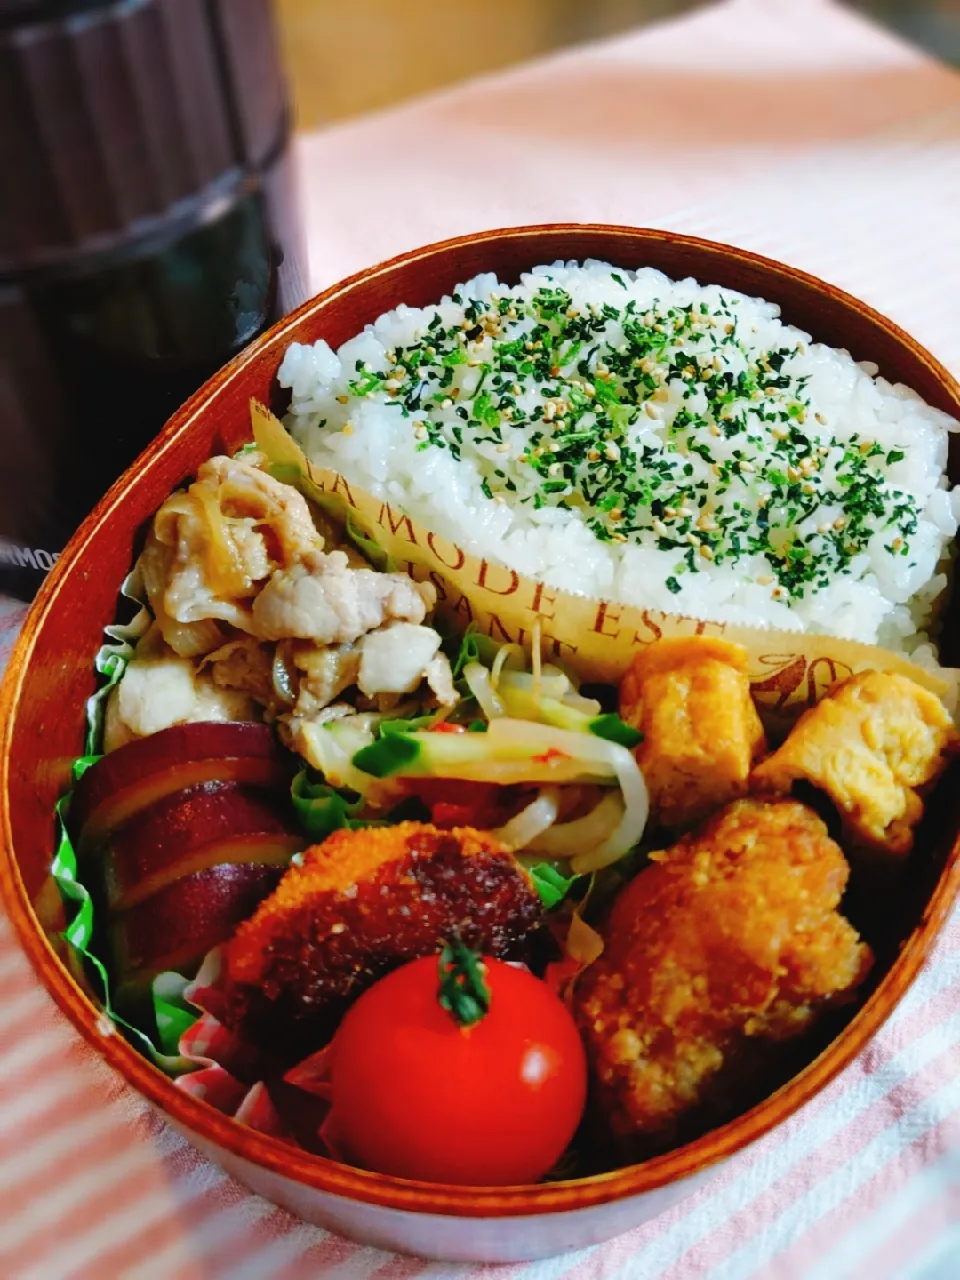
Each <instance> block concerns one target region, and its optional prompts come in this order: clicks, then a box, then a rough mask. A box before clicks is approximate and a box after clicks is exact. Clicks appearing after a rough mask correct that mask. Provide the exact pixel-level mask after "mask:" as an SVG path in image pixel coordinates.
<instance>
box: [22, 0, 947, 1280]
mask: <svg viewBox="0 0 960 1280" xmlns="http://www.w3.org/2000/svg"><path fill="white" fill-rule="evenodd" d="M300 156H301V160H302V168H303V176H304V190H305V200H306V220H307V228H308V233H309V240H310V249H311V255H312V268H313V278H314V283H315V284H316V286H317V287H318V288H319V287H322V286H323V285H325V284H327V283H329V282H330V281H332V280H334V279H336V278H338V277H340V276H343V275H345V274H347V273H348V272H349V271H352V270H354V269H355V268H358V267H360V266H362V265H364V264H366V263H368V262H371V261H373V260H375V259H377V258H382V257H386V256H388V255H390V254H393V253H395V252H399V251H400V250H402V249H405V248H408V247H411V246H413V245H416V244H420V243H424V242H426V241H428V240H431V239H436V238H439V237H442V236H447V235H454V234H458V233H461V232H464V231H469V230H471V229H479V228H483V227H489V226H494V225H509V224H519V223H524V222H536V221H565V220H591V221H606V222H623V223H634V224H648V225H655V226H661V227H671V228H675V229H679V230H683V231H690V232H695V233H698V234H701V235H706V236H710V237H713V238H715V239H721V240H728V241H733V242H735V243H737V244H740V245H743V246H745V247H747V248H751V249H756V250H759V251H761V252H764V253H768V254H771V255H773V256H776V257H780V258H783V259H785V260H787V261H790V262H791V263H794V264H796V265H798V266H801V267H804V268H807V269H808V270H811V271H814V272H816V273H818V274H820V275H822V276H825V277H827V278H828V279H830V280H833V281H835V282H836V283H838V284H840V285H842V286H844V287H846V288H848V289H850V290H852V291H853V292H854V293H857V294H859V295H860V296H862V297H864V298H865V299H867V300H868V301H870V302H872V303H874V304H875V305H877V306H878V307H879V308H880V309H881V310H884V311H886V312H887V313H888V314H890V315H891V316H893V317H894V318H895V319H897V320H898V321H899V322H900V323H901V324H903V325H904V326H905V327H906V328H907V329H909V330H911V331H912V332H913V333H914V334H916V336H917V337H918V338H919V339H920V340H921V341H923V342H925V343H926V344H927V345H928V346H929V347H930V348H931V349H932V350H933V351H934V352H936V353H937V354H938V355H939V356H940V357H941V358H942V359H943V360H944V361H946V363H947V364H948V365H950V366H951V367H952V368H953V369H954V370H956V371H957V372H960V325H958V324H957V319H956V317H957V302H956V289H957V283H958V271H957V268H958V265H960V214H958V209H960V77H957V76H956V75H955V74H954V73H952V72H950V71H948V70H946V69H945V68H943V67H941V66H939V65H937V64H936V63H934V62H932V61H930V60H929V59H926V58H924V57H922V56H921V55H920V54H919V53H917V52H916V51H914V50H912V49H909V48H907V47H906V46H905V45H903V44H901V43H900V42H898V41H897V40H894V39H893V38H891V37H890V36H887V35H884V34H883V33H881V32H880V31H879V30H877V29H875V28H873V27H871V26H869V25H867V24H866V23H864V22H862V21H861V20H859V19H858V18H855V17H854V16H852V15H851V14H850V13H848V12H845V11H844V10H842V9H840V8H838V7H836V6H834V5H833V4H831V3H828V0H727V2H726V3H720V4H716V5H713V6H711V7H709V8H707V9H705V10H703V11H701V12H699V13H697V14H695V15H694V16H692V17H690V18H688V19H685V20H683V21H679V22H675V23H671V24H665V25H663V26H661V27H657V28H653V29H648V30H645V31H642V32H639V33H637V34H635V35H630V36H628V37H626V38H623V39H618V40H613V41H610V42H606V43H603V44H599V45H595V46H592V47H589V48H583V49H578V50H575V51H573V52H571V53H567V54H564V55H562V56H560V57H557V58H552V59H550V60H547V61H544V62H542V63H539V64H536V65H534V66H530V67H527V68H522V69H519V70H517V71H515V72H511V73H509V74H507V75H503V76H498V77H494V78H490V79H486V80H483V81H479V82H477V83H476V84H473V85H470V86H467V87H465V88H463V89H460V90H458V91H456V92H453V93H449V94H445V95H441V96H437V97H434V98H431V99H425V100H423V101H421V102H417V103H414V104H412V105H410V106H408V107H405V108H403V109H401V110H398V111H393V112H390V113H387V114H384V115H380V116H377V117H374V118H370V119H365V120H361V121H359V122H356V123H351V124H347V125H345V126H342V127H338V128H336V129H332V130H329V131H327V132H321V133H317V134H315V135H313V136H310V137H305V138H303V139H302V140H301V144H300ZM361 160H362V163H361V162H360V161H361ZM21 617H22V611H21V610H20V609H19V608H18V607H17V606H15V605H13V604H11V603H9V602H0V661H2V660H3V656H4V653H3V651H4V647H5V646H6V645H8V644H9V640H10V639H11V637H12V633H13V631H14V630H15V628H16V626H17V625H18V624H19V621H20V619H21ZM0 990H2V992H3V997H2V1001H0V1206H2V1208H0V1277H3V1278H4V1280H7V1278H11V1280H59V1278H60V1277H91V1278H93V1277H96V1278H97V1280H112V1277H117V1276H135V1277H136V1278H137V1280H150V1278H151V1277H154V1276H156V1277H158V1280H159V1278H160V1277H162V1278H163V1280H169V1278H170V1277H176V1278H177V1280H194V1278H196V1280H200V1278H205V1277H224V1278H227V1277H229V1280H274V1278H275V1277H316V1276H324V1277H336V1280H370V1278H372V1277H377V1278H378V1280H414V1278H416V1280H421V1278H423V1280H426V1278H427V1277H430V1278H431V1280H441V1278H449V1280H468V1278H469V1280H480V1278H481V1277H485V1276H487V1275H489V1274H492V1273H494V1272H495V1273H496V1274H497V1277H498V1280H500V1277H504V1278H506V1277H510V1280H607V1278H609V1280H613V1278H614V1277H616V1278H617V1280H645V1278H647V1277H651V1278H652V1277H669V1278H670V1280H694V1278H696V1280H701V1278H702V1277H711V1278H712V1280H713V1278H715V1280H745V1278H746V1277H784V1278H788V1280H792V1278H794V1277H796V1278H797V1280H799V1278H801V1277H816V1278H817V1280H834V1278H836V1280H840V1278H841V1277H865V1276H869V1277H871V1280H873V1278H874V1277H878V1278H879V1277H890V1278H891V1280H892V1278H894V1277H896V1278H897V1280H899V1278H900V1277H917V1278H918V1280H920V1278H921V1277H922V1278H924V1280H933V1278H938V1280H939V1277H944V1280H946V1278H947V1277H954V1276H957V1275H960V918H958V917H955V918H954V920H953V922H952V924H951V926H950V927H949V929H948V930H947V932H946V934H945V936H944V937H943V939H942V941H941V943H940V945H939V946H938V948H937V950H936V953H935V955H934V956H933V958H932V960H931V962H930V964H929V966H928V967H927V969H926V971H925V972H924V974H923V975H922V977H921V979H920V981H919V982H918V983H917V984H916V986H915V987H914V989H913V990H912V991H911V993H910V994H909V995H908V997H907V998H906V1000H905V1001H904V1003H903V1004H902V1006H901V1007H900V1008H899V1009H898V1011H897V1012H896V1014H895V1015H894V1017H893V1018H892V1019H891V1021H890V1023H889V1024H888V1025H887V1027H886V1028H885V1029H884V1030H883V1032H882V1033H881V1035H880V1036H879V1037H878V1038H877V1040H876V1042H875V1043H874V1044H873V1045H872V1046H871V1047H870V1048H869V1050H868V1051H867V1052H866V1053H864V1055H863V1056H862V1058H861V1059H860V1060H859V1061H858V1062H856V1063H855V1064H854V1065H853V1066H852V1067H851V1068H850V1069H849V1070H848V1071H847V1072H846V1073H845V1074H844V1075H843V1076H842V1077H841V1078H840V1079H838V1080H836V1081H835V1082H834V1083H833V1084H832V1085H831V1086H830V1087H829V1088H828V1089H827V1090H826V1091H825V1092H824V1093H823V1094H822V1095H821V1096H820V1097H818V1098H817V1100H816V1101H815V1102H814V1103H813V1104H812V1105H811V1106H809V1107H808V1108H807V1109H806V1110H804V1111H803V1112H802V1113H801V1114H800V1115H798V1116H796V1117H794V1118H793V1119H792V1120H791V1121H790V1122H788V1123H787V1124H786V1125H785V1126H784V1127H783V1128H782V1129H780V1130H778V1131H777V1132H776V1133H775V1134H772V1135H770V1136H769V1137H767V1138H766V1139H764V1140H763V1141H761V1142H759V1143H758V1144H757V1145H756V1146H754V1147H753V1148H751V1149H750V1150H749V1151H748V1152H746V1153H744V1154H743V1155H742V1156H740V1157H739V1158H737V1159H736V1160H734V1161H732V1162H731V1163H730V1164H729V1165H727V1166H726V1167H724V1168H723V1169H722V1170H721V1172H720V1173H719V1174H718V1176H717V1177H716V1178H715V1179H714V1181H712V1182H710V1183H709V1184H708V1185H707V1186H705V1187H703V1188H702V1189H701V1190H699V1191H698V1192H696V1193H695V1194H693V1195H692V1196H691V1197H690V1198H689V1199H688V1200H686V1201H685V1202H684V1203H682V1204H681V1205H679V1206H677V1207H676V1208H674V1209H672V1210H670V1211H669V1212H667V1213H665V1214H663V1215H662V1216H661V1217H659V1218H657V1219H656V1220H655V1221H654V1222H651V1223H648V1224H647V1225H645V1226H643V1227H641V1228H639V1229H637V1230H635V1231H633V1232H631V1233H629V1234H628V1235H625V1236H623V1237H621V1238H619V1239H617V1240H615V1241H612V1242H611V1243H609V1244H606V1245H601V1246H597V1247H595V1248H592V1249H589V1250H586V1251H584V1252H582V1253H579V1254H574V1255H569V1256H566V1257H562V1258H557V1259H553V1260H550V1261H547V1262H542V1263H536V1264H531V1265H525V1266H515V1267H502V1268H496V1267H487V1268H476V1267H469V1266H455V1265H444V1264H439V1263H430V1264H428V1263H423V1262H419V1261H416V1260H413V1259H409V1258H400V1257H394V1256H391V1255H388V1254H384V1253H382V1252H379V1251H377V1250H375V1249H369V1248H364V1247H363V1246H360V1245H355V1244H352V1243H349V1242H347V1241H344V1240H341V1239H339V1238H338V1237H335V1236H333V1235H330V1234H328V1233H325V1232H324V1231H321V1230H319V1229H316V1228H313V1227H308V1226H304V1225H303V1224H301V1223H298V1222H297V1221H296V1220H294V1219H293V1218H291V1217H290V1216H289V1215H288V1214H286V1213H284V1212H282V1211H280V1210H277V1209H274V1208H273V1207H272V1206H271V1205H269V1204H267V1203H266V1202H265V1201H263V1200H260V1199H258V1198H257V1197H254V1196H251V1195H249V1194H248V1193H247V1192H245V1191H244V1190H243V1189H242V1188H241V1187H240V1186H239V1185H237V1184H236V1183H235V1182H233V1181H232V1180H231V1179H229V1178H227V1177H226V1176H224V1175H223V1174H222V1173H220V1172H219V1170H217V1169H216V1168H215V1167H214V1166H212V1165H210V1164H209V1163H208V1162H207V1161H205V1160H204V1159H202V1158H201V1157H200V1156H199V1155H197V1154H196V1153H195V1152H194V1151H193V1150H192V1148H190V1147H189V1146H188V1145H187V1144H186V1143H185V1142H184V1141H183V1140H182V1139H181V1138H180V1137H178V1136H177V1135H176V1134H174V1133H173V1132H172V1130H170V1129H169V1128H168V1127H167V1126H166V1125H165V1124H164V1123H163V1122H162V1121H160V1120H158V1119H157V1118H156V1117H155V1116H153V1115H152V1114H151V1113H150V1111H149V1110H148V1109H147V1107H146V1106H145V1104H144V1103H143V1102H141V1101H140V1100H139V1099H138V1098H137V1097H136V1096H135V1095H134V1094H133V1093H132V1092H131V1091H130V1090H129V1089H127V1088H126V1087H125V1086H124V1085H123V1084H122V1083H121V1081H119V1080H118V1079H117V1078H115V1077H114V1076H113V1075H112V1074H111V1073H110V1072H109V1071H108V1070H107V1069H106V1068H105V1067H104V1066H103V1065H102V1064H101V1063H100V1061H99V1060H98V1059H97V1057H96V1056H95V1055H94V1054H93V1053H92V1052H91V1051H89V1050H87V1049H86V1048H85V1047H84V1046H83V1045H82V1044H81V1043H80V1041H79V1040H78V1038H77V1037H76V1036H75V1035H74V1034H73V1032H72V1031H71V1029H70V1028H69V1026H68V1025H67V1024H66V1023H65V1022H64V1020H63V1019H62V1018H61V1017H60V1016H59V1014H58V1013H57V1012H56V1011H55V1009H54V1008H53V1006H52V1004H51V1002H50V1000H49V999H48V997H47V996H46V994H45V993H44V992H43V991H42V990H41V989H40V987H39V986H38V984H37V982H36V981H35V979H34V978H33V976H32V974H31V971H30V969H29V967H28V965H27V962H26V960H25V959H24V958H23V956H22V955H21V954H20V952H19V950H18V948H17V945H16V942H15V940H14V939H13V937H12V934H11V930H10V927H9V925H8V924H7V923H6V922H5V921H2V920H0Z"/></svg>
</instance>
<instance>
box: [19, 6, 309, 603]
mask: <svg viewBox="0 0 960 1280" xmlns="http://www.w3.org/2000/svg"><path fill="white" fill-rule="evenodd" d="M289 138H290V113H289V106H288V99H287V94H286V90H285V84H284V79H283V75H282V70H281V65H280V59H279V55H278V49H277V42H276V34H275V30H274V25H273V15H272V13H271V7H270V0H113V2H112V3H104V2H103V0H100V2H99V3H97V2H96V0H93V2H91V0H85V2H76V0H75V2H73V3H70V2H69V0H0V592H6V593H8V594H15V595H18V596H20V597H21V598H23V599H29V598H30V596H32V594H33V593H34V592H35V591H36V589H37V588H38V586H39V584H40V583H41V582H42V580H43V578H44V576H45V574H46V573H47V572H48V571H49V569H50V568H51V567H52V565H53V563H54V561H55V560H56V558H57V556H58V554H59V552H60V550H61V549H62V547H63V545H64V543H65V542H66V540H67V539H68V538H69V536H70V534H71V533H72V532H73V531H74V530H75V528H76V527H77V525H78V524H79V523H80V521H81V520H82V519H83V517H84V516H85V515H86V514H87V513H88V512H89V511H90V509H91V508H92V507H93V506H94V505H95V503H96V502H97V500H98V499H99V498H100V497H101V496H102V495H103V493H104V492H105V491H106V489H107V488H108V487H109V486H110V484H111V483H112V482H113V480H115V479H116V478H117V476H118V475H119V474H120V473H121V471H122V470H124V468H126V467H127V466H128V465H129V464H130V463H131V462H132V461H133V460H134V459H135V458H136V456H137V455H138V454H139V453H140V451H141V450H142V449H143V448H144V446H145V445H146V444H147V443H148V442H149V441H150V439H151V438H152V437H153V436H154V435H155V434H156V432H157V431H158V430H159V428H160V427H161V426H162V425H163V423H164V422H165V421H166V419H167V418H168V417H169V416H170V414H171V413H172V412H173V410H174V409H176V408H177V406H178V405H179V404H181V403H182V402H183V400H184V399H186V398H187V396H189V395H190V394H191V393H192V392H193V391H194V390H195V389H196V388H197V387H198V386H199V385H200V384H201V383H202V382H203V381H204V380H205V379H206V378H207V377H208V376H209V375H210V374H211V373H212V372H214V371H215V370H216V369H217V368H218V367H219V366H220V365H222V364H223V363H224V362H225V361H226V360H228V359H229V358H230V357H231V356H232V355H234V354H235V353H236V352H237V351H239V350H240V349H241V348H242V347H243V346H245V345H246V344H247V343H248V342H249V341H250V340H251V339H252V338H254V337H255V336H256V335H257V334H258V333H260V332H262V330H263V329H264V328H266V327H267V326H269V325H270V324H271V323H272V322H273V321H274V320H275V319H277V318H279V316H280V315H282V314H284V313H285V312H286V311H288V310H290V308H291V307H293V306H295V305H296V304H297V303H298V302H300V301H301V300H302V298H303V296H304V282H303V273H302V256H301V252H300V248H299V242H298V232H297V226H296V216H295V206H294V202H293V198H292V191H291V175H290V171H289V170H290V162H289V155H288V143H289Z"/></svg>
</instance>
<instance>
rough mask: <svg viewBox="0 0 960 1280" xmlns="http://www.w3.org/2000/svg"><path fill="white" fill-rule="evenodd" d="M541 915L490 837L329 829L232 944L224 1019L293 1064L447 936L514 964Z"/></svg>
mask: <svg viewBox="0 0 960 1280" xmlns="http://www.w3.org/2000/svg"><path fill="white" fill-rule="evenodd" d="M540 914H541V911H540V900H539V898H538V896H537V894H536V891H535V890H534V889H533V887H532V886H531V884H530V881H529V879H528V877H527V875H526V873H525V872H524V871H523V869H522V868H521V867H520V865H519V863H518V862H516V860H515V859H514V858H513V856H512V855H511V854H510V853H508V852H507V851H506V850H505V849H504V848H503V846H502V845H500V844H498V843H497V841H496V840H495V839H494V838H493V837H492V836H491V835H489V834H487V833H486V832H482V831H475V830H473V829H472V828H470V827H458V828H455V829H453V830H452V831H441V830H439V829H438V828H437V827H434V826H430V825H429V824H427V823H419V822H402V823H399V824H398V825H397V826H393V827H370V828H367V829H363V830H356V831H350V830H342V831H336V832H334V834H333V835H331V836H329V837H328V838H327V839H326V840H325V841H324V842H323V844H320V845H315V846H313V848H310V849H308V850H307V851H306V853H305V854H304V855H303V863H302V865H301V866H293V867H291V868H290V870H289V871H288V872H287V873H286V875H285V876H284V878H283V880H282V881H281V882H280V884H279V885H278V887H277V889H276V891H275V892H274V893H273V894H272V895H271V897H269V898H267V899H266V901H265V902H263V903H262V904H261V906H260V907H259V909H258V910H257V913H256V914H255V915H254V916H253V918H252V919H251V920H249V921H247V922H246V923H245V924H243V925H241V927H240V928H239V930H238V931H237V934H236V936H235V937H234V938H233V940H232V941H231V942H230V943H229V945H228V947H227V949H226V956H225V974H226V990H227V999H228V1006H229V1008H228V1013H227V1021H228V1023H229V1024H230V1025H232V1026H233V1027H234V1028H235V1029H239V1030H242V1031H244V1032H248V1033H251V1034H254V1035H256V1036H257V1038H258V1039H259V1040H260V1041H261V1043H265V1044H270V1045H271V1046H272V1047H279V1049H280V1053H281V1056H284V1057H287V1058H290V1059H291V1060H296V1058H297V1056H298V1055H299V1056H303V1055H305V1054H306V1053H309V1052H312V1051H313V1050H315V1049H317V1048H319V1047H320V1046H321V1045H322V1044H324V1043H325V1042H326V1040H327V1039H329V1037H330V1036H331V1035H332V1033H333V1031H334V1030H335V1028H336V1025H337V1023H338V1022H339V1020H340V1018H341V1017H342V1016H343V1014H344V1012H345V1011H346V1009H347V1007H348V1006H349V1004H350V1003H351V1002H352V1001H353V1000H355V999H356V998H357V996H359V995H360V994H361V993H362V992H363V991H365V990H366V989H367V988H368V987H370V986H372V985H373V983H374V982H375V981H376V980H377V979H378V978H380V977H382V976H383V975H384V974H385V973H387V972H389V971H390V970H391V969H395V968H397V966H398V965H401V964H403V963H405V962H406V961H408V960H413V959H416V958H417V957H419V956H424V955H430V954H432V953H433V952H435V951H436V952H439V950H440V948H441V945H442V943H443V941H444V939H445V938H447V937H448V936H449V935H450V934H451V932H453V931H454V930H456V931H457V932H458V933H459V935H460V937H461V938H462V939H463V940H464V941H465V942H467V943H469V944H470V945H471V946H475V947H477V948H479V949H482V950H483V951H484V952H486V953H487V954H490V955H494V956H504V955H510V954H514V953H516V952H518V951H522V948H523V943H524V940H525V939H526V937H527V935H528V934H529V933H530V932H531V930H533V929H534V927H535V926H536V925H537V924H538V922H539V919H540Z"/></svg>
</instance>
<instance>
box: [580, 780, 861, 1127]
mask: <svg viewBox="0 0 960 1280" xmlns="http://www.w3.org/2000/svg"><path fill="white" fill-rule="evenodd" d="M651 858H652V860H653V865H652V866H651V867H649V868H648V869H647V870H645V871H641V872H640V874H639V875H638V876H637V877H636V879H634V880H633V881H632V882H631V883H630V884H629V885H628V886H627V888H626V889H624V891H623V892H622V893H621V895H620V897H619V898H618V899H617V901H616V903H615V904H614V907H613V911H612V912H611V915H610V919H609V922H608V924H607V927H606V928H605V930H604V938H605V944H606V945H605V949H604V952H603V954H602V956H601V957H600V959H599V960H597V961H595V962H594V963H593V964H592V965H590V966H589V968H588V969H587V970H586V971H585V973H584V976H583V978H582V979H581V981H580V984H579V986H578V987H577V988H576V991H575V997H574V999H575V1013H576V1017H577V1020H578V1023H579V1025H580V1028H581V1031H582V1033H583V1036H584V1041H585V1044H586V1046H587V1051H588V1056H589V1058H590V1062H591V1067H592V1073H593V1079H594V1082H595V1086H596V1101H597V1104H598V1107H599V1109H600V1111H601V1112H602V1114H603V1116H604V1120H605V1123H606V1124H607V1125H608V1126H609V1128H610V1130H611V1131H612V1132H613V1134H614V1135H616V1136H617V1137H618V1138H619V1139H635V1138H637V1137H644V1138H646V1139H653V1140H657V1139H659V1140H660V1142H661V1143H662V1141H663V1139H664V1138H667V1139H669V1138H670V1137H671V1136H674V1137H675V1135H676V1132H677V1126H678V1125H680V1124H682V1122H684V1121H687V1122H688V1123H689V1120H690V1117H691V1115H693V1116H694V1117H695V1115H696V1110H695V1109H696V1108H697V1107H698V1106H700V1105H701V1104H702V1103H704V1102H705V1101H710V1099H711V1091H713V1090H715V1089H716V1087H717V1086H718V1085H719V1084H721V1082H724V1083H725V1082H726V1081H727V1080H729V1078H730V1076H731V1075H734V1076H736V1075H738V1074H739V1071H740V1068H741V1066H742V1065H744V1064H747V1066H749V1063H750V1060H751V1059H754V1060H757V1059H758V1057H762V1056H763V1055H762V1052H761V1044H760V1043H759V1042H763V1041H766V1042H771V1041H774V1042H775V1041H781V1040H786V1039H788V1038H790V1037H793V1036H797V1035H800V1034H801V1033H802V1032H804V1031H805V1030H806V1029H807V1028H808V1027H810V1026H811V1024H812V1023H813V1022H814V1020H815V1019H816V1018H817V1016H818V1014H819V1013H820V1011H821V1010H822V1009H823V1008H824V1007H825V1006H826V1005H827V1004H829V1003H830V1002H834V1001H837V1000H839V999H840V998H844V997H846V998H849V997H850V996H851V995H852V993H853V991H854V990H855V988H856V987H857V985H858V983H860V982H861V981H862V979H863V978H864V976H865V974H866V972H867V970H868V968H869V965H870V963H871V955H870V951H869V948H868V947H867V946H866V945H865V944H864V943H862V942H861V941H860V940H859V938H858V936H857V933H856V932H855V930H854V929H853V927H852V926H851V925H850V924H849V923H848V922H847V921H846V920H845V919H843V917H842V916H840V915H839V914H838V913H837V910H836V908H837V905H838V903H839V901H840V897H841V895H842V893H843V890H844V886H845V885H846V882H847V876H848V871H849V869H848V867H847V863H846V861H845V859H844V856H843V852H842V851H841V849H840V848H839V846H838V845H836V844H835V843H834V841H833V840H831V839H830V838H829V836H828V835H827V829H826V826H825V825H824V824H823V822H822V821H821V820H820V819H819V818H818V817H817V816H816V814H814V813H813V812H812V811H811V810H809V809H807V808H806V807H805V806H804V805H802V804H798V803H797V802H796V801H792V800H786V801H774V802H771V803H765V802H761V801H756V800H740V801H736V802H735V803H734V804H732V805H730V806H728V807H727V808H726V809H724V810H723V811H722V812H721V813H720V814H718V815H716V817H714V818H712V819H711V820H710V821H709V822H707V823H706V825H705V826H703V827H702V828H701V829H700V830H699V831H697V832H695V833H693V834H691V835H688V836H685V837H684V838H683V839H682V840H681V841H680V842H679V843H678V844H676V845H674V846H673V847H672V848H670V849H666V850H663V851H662V852H659V853H654V854H651ZM725 1066H726V1067H729V1068H732V1070H729V1071H728V1072H727V1073H726V1074H725V1075H724V1076H721V1072H722V1071H723V1068H724V1067H725Z"/></svg>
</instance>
